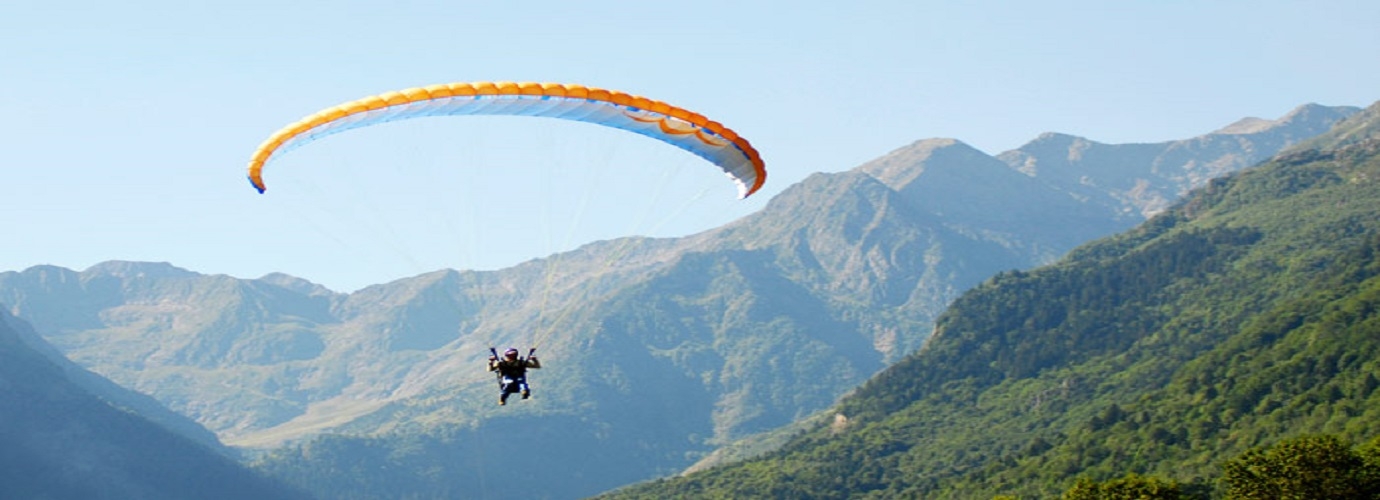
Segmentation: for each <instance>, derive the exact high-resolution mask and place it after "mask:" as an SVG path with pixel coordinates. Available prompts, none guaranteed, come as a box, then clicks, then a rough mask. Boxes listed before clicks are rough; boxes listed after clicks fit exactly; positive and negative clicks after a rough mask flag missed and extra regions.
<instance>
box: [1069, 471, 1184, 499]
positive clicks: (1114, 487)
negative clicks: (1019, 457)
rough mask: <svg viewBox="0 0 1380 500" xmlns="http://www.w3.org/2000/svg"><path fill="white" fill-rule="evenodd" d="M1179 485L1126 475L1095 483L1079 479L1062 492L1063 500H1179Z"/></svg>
mask: <svg viewBox="0 0 1380 500" xmlns="http://www.w3.org/2000/svg"><path fill="white" fill-rule="evenodd" d="M1183 498H1184V495H1183V492H1182V491H1180V488H1179V483H1177V482H1174V481H1169V480H1164V479H1159V478H1155V477H1148V476H1141V475H1138V474H1128V475H1126V476H1125V477H1122V478H1120V479H1113V480H1110V481H1106V482H1101V483H1099V482H1095V481H1093V480H1091V479H1088V478H1086V477H1082V478H1079V479H1078V481H1077V482H1075V483H1074V484H1073V487H1072V488H1069V490H1068V491H1065V492H1064V496H1063V499H1064V500H1181V499H1183Z"/></svg>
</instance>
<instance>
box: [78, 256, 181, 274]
mask: <svg viewBox="0 0 1380 500" xmlns="http://www.w3.org/2000/svg"><path fill="white" fill-rule="evenodd" d="M83 273H85V274H96V275H106V276H114V277H117V278H141V277H147V278H178V277H190V276H199V274H197V273H195V272H192V271H188V270H186V269H183V268H180V267H177V266H174V265H172V264H171V263H168V262H129V261H122V260H110V261H105V262H101V263H99V264H96V265H94V266H91V267H88V268H86V271H83Z"/></svg>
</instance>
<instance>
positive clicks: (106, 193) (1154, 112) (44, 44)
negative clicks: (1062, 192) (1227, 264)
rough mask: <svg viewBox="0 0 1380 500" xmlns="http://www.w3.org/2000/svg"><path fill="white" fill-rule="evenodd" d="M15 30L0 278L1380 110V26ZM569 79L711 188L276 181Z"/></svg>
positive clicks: (570, 181)
mask: <svg viewBox="0 0 1380 500" xmlns="http://www.w3.org/2000/svg"><path fill="white" fill-rule="evenodd" d="M12 4H14V5H6V6H4V7H0V117H4V119H3V120H0V150H3V151H4V154H3V155H2V156H0V172H3V181H2V182H3V186H4V190H3V193H4V194H3V195H0V227H3V228H4V231H5V237H6V239H7V241H8V243H7V244H6V245H5V246H4V249H3V250H0V271H17V270H23V269H26V268H28V267H30V266H34V265H40V264H52V265H58V266H63V267H68V268H72V269H75V270H82V269H85V268H86V267H88V266H90V265H93V264H96V263H98V262H102V261H106V260H134V261H155V262H170V263H172V264H174V265H177V266H179V267H183V268H186V269H189V270H192V271H196V272H200V273H205V274H229V275H232V276H235V277H240V278H256V277H259V276H262V275H264V274H267V273H270V272H283V273H287V274H291V275H294V276H298V277H301V278H305V279H308V280H311V281H314V282H317V283H320V284H323V285H325V286H327V287H329V288H332V289H334V290H337V291H353V290H356V289H358V288H361V287H364V286H367V285H371V284H378V283H384V282H388V281H392V280H395V279H401V278H405V277H409V276H413V275H416V274H421V273H425V272H429V271H433V270H436V269H443V268H456V269H496V268H502V267H507V266H510V265H513V264H516V263H518V262H522V261H525V260H528V259H532V258H537V257H543V256H547V255H550V254H552V253H553V252H559V251H563V250H567V249H570V248H574V247H576V246H578V245H580V244H582V243H585V242H589V241H593V240H599V239H608V238H615V237H619V236H628V235H653V236H677V235H684V234H690V233H694V232H698V231H703V230H706V229H710V228H713V227H716V226H718V225H721V224H724V223H727V222H729V221H732V220H734V219H736V218H739V217H742V216H744V215H747V214H750V213H752V212H753V211H755V210H758V209H760V208H761V207H762V206H763V205H764V204H765V203H766V202H767V201H768V200H769V199H770V198H771V197H772V196H773V195H775V194H777V193H779V192H780V191H781V190H782V189H784V188H786V187H788V186H789V185H791V184H793V183H795V182H798V181H800V180H801V179H803V178H804V177H806V176H808V175H809V174H811V173H814V172H837V171H843V170H847V169H849V168H852V167H854V166H856V165H858V164H860V163H862V162H865V161H867V160H869V159H872V158H875V157H877V156H880V155H882V154H885V153H886V152H888V151H890V150H892V149H895V148H898V147H902V146H904V145H906V144H909V143H911V142H913V141H916V140H919V139H925V138H933V137H949V138H956V139H959V140H961V141H963V142H965V143H968V144H970V145H972V146H974V147H977V148H978V149H981V150H983V151H985V152H988V153H991V154H996V153H1000V152H1002V151H1006V150H1009V149H1014V148H1017V147H1019V146H1021V145H1022V144H1024V143H1025V142H1027V141H1029V140H1031V139H1033V138H1034V137H1035V136H1037V135H1038V134H1040V133H1042V132H1049V131H1054V132H1063V133H1068V134H1074V135H1080V136H1083V137H1087V138H1089V139H1092V140H1096V141H1100V142H1108V143H1123V142H1157V141H1164V140H1172V139H1181V138H1187V137H1192V136H1196V135H1200V134H1204V133H1208V132H1211V131H1212V130H1215V129H1217V128H1220V127H1222V126H1225V125H1227V124H1229V123H1231V122H1234V121H1236V120H1237V119H1240V118H1243V117H1247V116H1256V117H1262V118H1271V119H1273V118H1277V117H1279V116H1281V115H1283V114H1285V113H1287V112H1288V111H1289V110H1291V109H1293V108H1294V107H1296V106H1298V105H1301V104H1304V103H1310V102H1311V103H1319V104H1325V105H1352V106H1367V105H1369V104H1371V103H1373V102H1375V101H1377V100H1380V67H1377V65H1376V64H1375V63H1374V61H1375V57H1376V54H1377V53H1380V30H1377V29H1375V27H1376V26H1380V2H1373V1H1359V0H1358V1H1352V2H1339V1H1319V2H1292V1H1287V2H1286V1H1253V2H1248V1H1216V2H1189V1H1155V2H1150V1H1144V2H1095V1H1086V2H1049V1H1047V2H928V1H916V0H910V1H895V2H868V1H860V2H810V1H802V2H789V3H787V2H746V1H743V0H738V1H718V0H707V1H700V2H599V1H591V2H547V1H529V2H523V3H510V4H511V5H504V4H502V3H498V2H482V3H481V2H473V3H471V2H458V1H451V2H441V1H408V0H402V1H398V0H394V1H389V2H378V1H373V2H363V1H350V0H335V1H330V2H324V1H322V2H285V1H272V2H269V1H256V0H250V1H236V2H171V1H153V0H131V1H127V2H94V1H77V2H12ZM485 80H514V81H550V82H564V83H579V84H584V85H590V86H598V87H605V88H611V89H618V90H623V91H627V92H630V93H633V94H639V95H644V96H647V97H650V98H653V99H658V100H662V101H666V102H668V103H671V104H673V105H677V106H681V107H685V108H689V109H691V110H694V111H697V112H700V113H702V114H704V115H706V116H708V117H710V118H712V119H715V120H717V121H720V122H722V123H723V124H725V125H726V126H728V127H730V128H732V129H734V130H736V131H737V132H739V133H740V134H742V135H743V136H744V137H746V138H748V139H749V140H750V141H752V143H753V145H754V146H756V147H757V149H758V150H759V151H761V153H762V155H763V157H764V159H765V160H766V162H767V169H768V172H769V178H768V181H767V185H766V187H765V188H764V189H763V190H762V191H761V192H760V193H759V194H757V195H756V196H754V197H753V198H750V199H748V200H737V199H736V198H735V192H734V188H733V186H732V184H731V183H730V182H729V181H728V180H726V179H725V178H724V177H723V176H722V175H721V174H719V172H718V171H717V170H716V169H715V168H714V167H712V166H710V165H708V164H707V163H705V162H703V161H702V160H699V159H698V158H696V157H693V156H690V155H689V154H688V153H685V152H682V151H680V150H678V149H675V148H673V147H670V146H666V145H663V144H660V143H657V142H655V141H652V140H650V139H647V138H644V137H641V136H637V135H634V134H628V133H626V132H620V131H616V130H606V129H602V128H599V127H594V126H590V125H585V124H578V123H566V122H558V121H554V120H544V119H533V118H513V117H496V118H483V117H451V118H427V119H419V120H411V121H407V122H399V123H392V124H385V125H382V126H377V127H372V128H369V129H362V130H355V131H351V132H346V133H343V134H339V135H336V136H332V137H330V138H327V139H324V140H321V141H318V142H315V143H313V144H311V145H308V146H307V147H304V148H302V149H299V150H297V151H294V152H292V153H290V154H288V155H286V156H285V157H283V158H281V159H278V160H275V162H273V163H271V164H270V165H269V166H268V168H267V169H266V170H265V178H266V181H267V184H268V186H269V190H268V192H267V193H266V194H263V195H260V194H258V193H257V192H255V191H254V189H253V188H252V187H250V186H249V184H248V182H246V181H245V179H244V168H245V165H246V163H247V161H248V159H249V155H250V154H251V153H252V152H253V150H254V148H255V147H257V146H258V144H259V143H260V142H261V141H263V140H264V139H265V138H266V137H267V136H268V135H269V134H271V133H272V132H273V131H274V130H276V129H278V128H279V127H281V126H283V125H286V124H287V123H290V122H292V121H295V120H297V119H298V118H301V117H303V116H305V115H308V114H311V113H313V112H315V111H317V110H319V109H321V108H324V107H327V106H331V105H335V104H338V103H341V102H344V101H349V100H353V99H357V98H360V97H364V96H367V95H372V94H377V93H381V92H385V91H389V90H396V89H402V88H407V87H414V86H422V85H428V84H434V83H446V82H464V81H485Z"/></svg>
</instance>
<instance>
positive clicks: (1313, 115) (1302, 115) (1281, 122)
mask: <svg viewBox="0 0 1380 500" xmlns="http://www.w3.org/2000/svg"><path fill="white" fill-rule="evenodd" d="M1354 112H1356V108H1352V107H1349V106H1338V107H1329V106H1323V105H1321V104H1314V103H1308V104H1304V105H1301V106H1299V107H1296V108H1294V109H1293V110H1290V111H1289V112H1288V113H1285V115H1284V116H1281V117H1279V118H1278V119H1275V120H1266V119H1264V118H1257V117H1254V116H1248V117H1246V118H1242V119H1240V120H1237V121H1235V122H1233V123H1232V124H1230V125H1227V126H1225V127H1222V128H1220V129H1217V130H1215V131H1213V132H1212V133H1213V134H1218V135H1246V134H1258V133H1261V132H1266V131H1268V130H1270V129H1272V128H1276V127H1287V126H1290V125H1293V124H1295V123H1300V122H1312V121H1317V120H1319V119H1320V115H1321V116H1336V115H1338V114H1341V115H1343V116H1345V115H1347V114H1350V113H1354ZM1334 120H1335V119H1334ZM1330 122H1331V121H1329V123H1330Z"/></svg>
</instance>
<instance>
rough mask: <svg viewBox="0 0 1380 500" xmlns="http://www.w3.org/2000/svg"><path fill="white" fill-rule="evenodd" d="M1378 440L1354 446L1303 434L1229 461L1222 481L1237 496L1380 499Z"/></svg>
mask: <svg viewBox="0 0 1380 500" xmlns="http://www.w3.org/2000/svg"><path fill="white" fill-rule="evenodd" d="M1376 444H1380V438H1377V439H1376V440H1375V441H1372V442H1371V443H1370V445H1369V446H1368V447H1367V449H1366V450H1361V451H1358V450H1355V449H1353V448H1352V447H1351V446H1350V444H1348V443H1346V442H1345V441H1343V440H1341V439H1338V438H1337V437H1335V436H1329V435H1322V436H1303V437H1299V438H1295V439H1290V440H1286V441H1284V442H1281V443H1279V444H1277V445H1274V446H1271V447H1268V448H1257V449H1252V450H1248V451H1247V452H1246V453H1243V454H1242V455H1241V456H1239V457H1236V458H1233V459H1231V460H1228V461H1227V463H1226V464H1225V465H1224V466H1223V478H1222V481H1223V482H1224V483H1226V486H1227V498H1231V499H1236V500H1312V499H1317V498H1354V499H1376V498H1380V456H1378V455H1375V454H1374V450H1375V446H1376Z"/></svg>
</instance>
